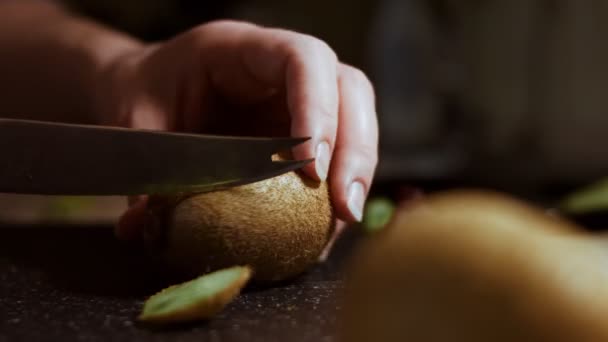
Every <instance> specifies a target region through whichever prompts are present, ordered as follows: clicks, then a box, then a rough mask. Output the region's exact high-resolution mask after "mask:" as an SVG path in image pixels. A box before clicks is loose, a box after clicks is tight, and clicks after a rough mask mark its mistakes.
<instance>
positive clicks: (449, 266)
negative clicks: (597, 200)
mask: <svg viewBox="0 0 608 342" xmlns="http://www.w3.org/2000/svg"><path fill="white" fill-rule="evenodd" d="M607 262H608V241H607V240H606V238H605V237H604V236H600V235H596V234H592V233H587V232H586V231H584V230H583V229H582V228H581V227H578V226H576V225H574V224H572V223H570V222H568V221H565V220H563V219H560V218H558V217H554V216H550V215H547V214H546V213H545V212H544V211H543V210H541V209H538V208H535V207H532V206H530V205H528V204H526V203H523V202H520V201H518V200H515V199H513V198H511V197H508V196H504V195H501V194H496V193H489V192H480V191H452V192H446V193H441V194H435V195H431V196H429V197H428V198H426V199H423V200H420V201H418V202H417V203H415V204H412V205H410V206H408V207H405V208H400V209H399V211H398V212H397V214H396V216H395V217H394V219H393V221H392V222H391V224H389V226H387V227H386V228H385V229H384V230H383V231H381V232H379V233H378V234H377V235H375V236H374V237H372V238H370V239H369V240H368V241H365V243H363V245H362V246H360V247H359V249H358V251H357V252H356V253H355V257H354V258H353V259H352V260H351V264H350V271H349V272H348V274H349V276H348V277H349V279H348V282H347V284H348V290H347V291H346V295H345V297H344V304H343V310H342V311H341V312H342V313H343V315H342V319H341V326H342V328H341V339H340V340H341V341H354V342H357V341H371V340H378V341H387V342H390V341H608V325H606V317H608V268H607V267H606V264H607Z"/></svg>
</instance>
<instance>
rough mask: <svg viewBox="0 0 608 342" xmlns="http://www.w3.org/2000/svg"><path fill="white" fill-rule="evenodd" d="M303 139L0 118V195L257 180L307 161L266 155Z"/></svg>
mask: <svg viewBox="0 0 608 342" xmlns="http://www.w3.org/2000/svg"><path fill="white" fill-rule="evenodd" d="M306 140H308V138H242V137H224V136H210V135H196V134H180V133H167V132H156V131H146V130H132V129H125V128H113V127H112V128H111V127H100V126H87V125H71V124H57V123H49V122H40V121H28V120H12V119H0V192H10V193H27V194H43V195H139V194H161V193H173V192H188V191H196V192H206V191H212V190H216V189H220V188H226V187H231V186H235V185H242V184H247V183H252V182H256V181H259V180H263V179H266V178H270V177H274V176H277V175H280V174H282V173H285V172H288V171H291V170H295V169H298V168H300V167H302V166H304V165H305V164H307V163H309V162H310V161H311V160H304V161H284V162H273V161H271V155H272V154H274V153H276V152H279V151H282V150H286V149H289V148H291V147H293V146H295V145H297V144H300V143H302V142H304V141H306Z"/></svg>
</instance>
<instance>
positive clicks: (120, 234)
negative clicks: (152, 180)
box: [114, 196, 153, 241]
mask: <svg viewBox="0 0 608 342" xmlns="http://www.w3.org/2000/svg"><path fill="white" fill-rule="evenodd" d="M128 201H129V208H128V209H127V211H125V213H123V214H122V215H121V216H120V218H119V219H118V223H117V224H116V226H115V228H114V234H115V235H116V237H117V238H118V239H119V240H124V241H133V240H141V238H142V237H143V233H144V228H145V227H146V226H148V225H149V224H150V220H152V219H153V218H152V217H151V215H150V214H149V213H148V197H147V196H134V197H129V199H128Z"/></svg>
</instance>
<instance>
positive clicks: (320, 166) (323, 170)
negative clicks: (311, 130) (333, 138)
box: [315, 141, 329, 182]
mask: <svg viewBox="0 0 608 342" xmlns="http://www.w3.org/2000/svg"><path fill="white" fill-rule="evenodd" d="M316 152H317V156H316V157H315V172H316V173H317V177H319V179H320V180H321V181H322V182H323V181H325V180H326V179H327V171H328V170H329V144H328V143H327V142H325V141H323V142H321V143H320V144H319V145H317V151H316Z"/></svg>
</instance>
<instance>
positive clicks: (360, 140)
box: [330, 65, 378, 222]
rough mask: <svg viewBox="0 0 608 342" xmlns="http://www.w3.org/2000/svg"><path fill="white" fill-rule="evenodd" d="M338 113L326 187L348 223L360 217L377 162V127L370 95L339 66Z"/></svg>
mask: <svg viewBox="0 0 608 342" xmlns="http://www.w3.org/2000/svg"><path fill="white" fill-rule="evenodd" d="M338 79H339V84H340V111H339V115H338V118H339V125H338V134H337V140H336V148H335V153H334V158H333V161H332V167H331V175H330V178H331V179H330V185H331V193H332V201H333V203H334V207H335V209H336V214H337V216H338V217H339V218H341V219H343V220H346V221H349V222H352V221H360V220H361V219H362V216H363V206H364V203H365V198H366V197H367V193H368V191H369V188H370V186H371V183H372V178H373V176H374V172H375V169H376V164H377V162H378V123H377V118H376V110H375V98H374V91H373V88H372V86H371V83H370V82H369V80H368V79H367V77H366V76H365V75H364V74H363V73H362V72H361V71H359V70H358V69H355V68H353V67H350V66H346V65H341V66H340V71H339V76H338Z"/></svg>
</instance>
